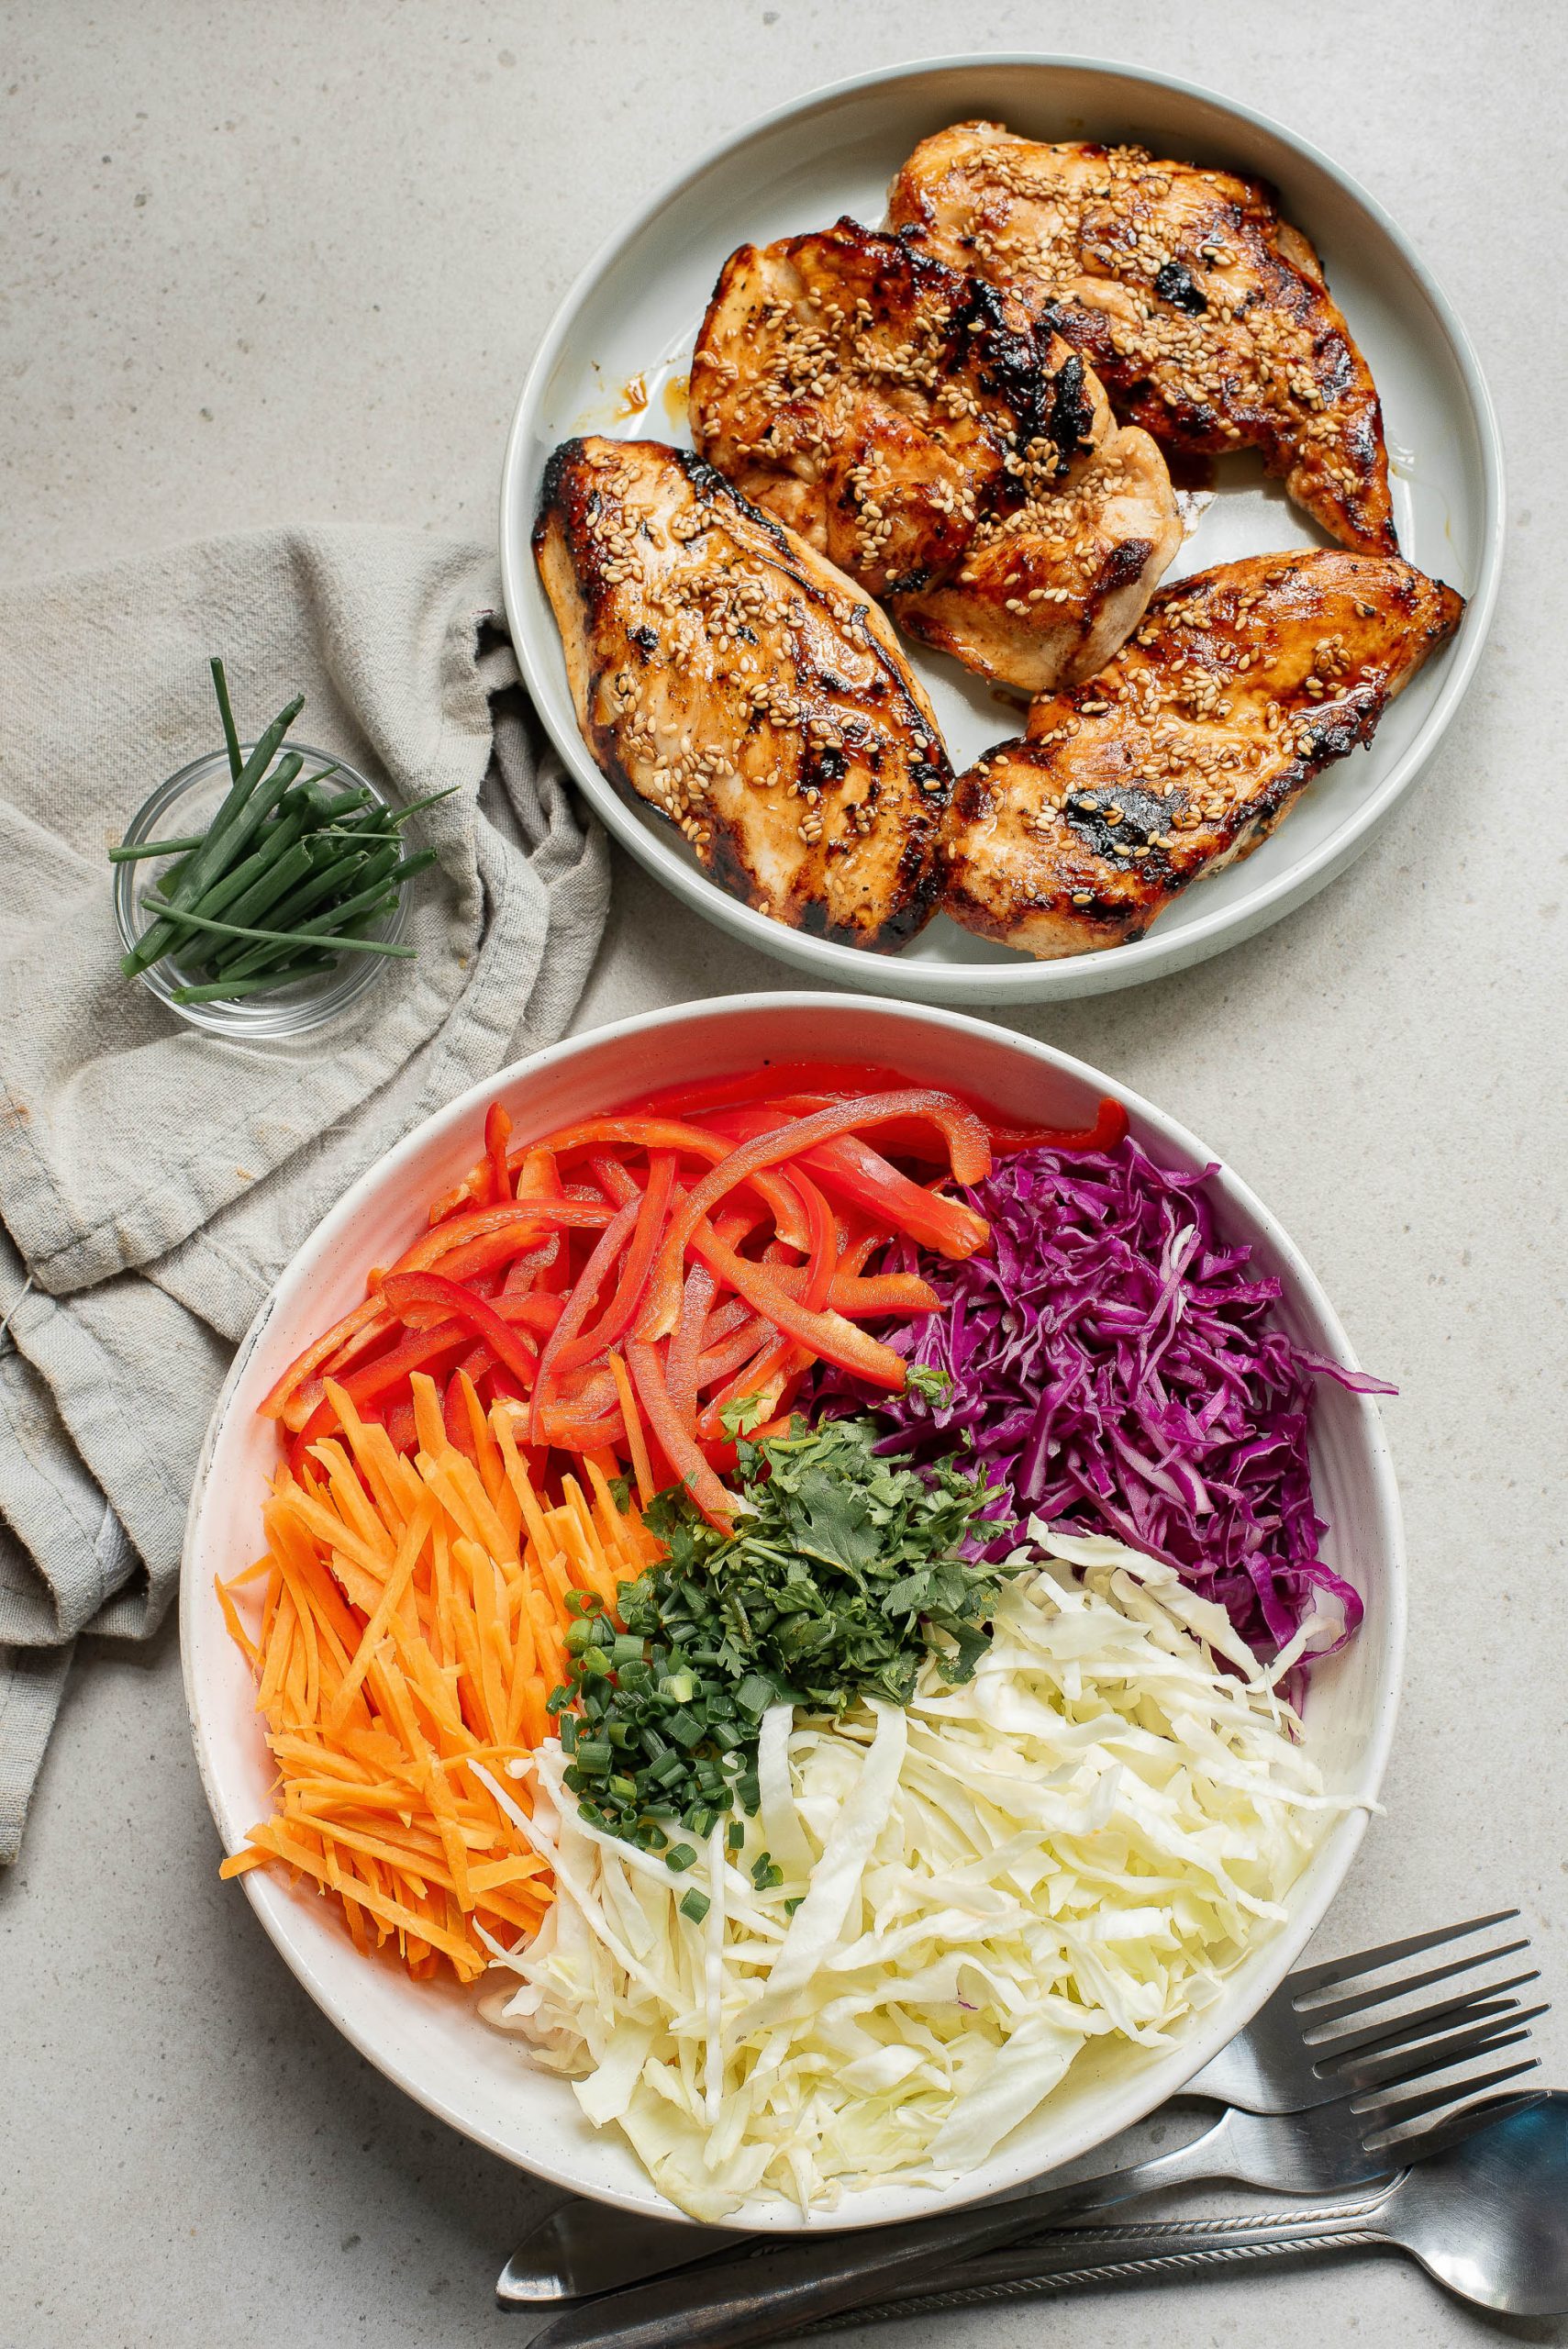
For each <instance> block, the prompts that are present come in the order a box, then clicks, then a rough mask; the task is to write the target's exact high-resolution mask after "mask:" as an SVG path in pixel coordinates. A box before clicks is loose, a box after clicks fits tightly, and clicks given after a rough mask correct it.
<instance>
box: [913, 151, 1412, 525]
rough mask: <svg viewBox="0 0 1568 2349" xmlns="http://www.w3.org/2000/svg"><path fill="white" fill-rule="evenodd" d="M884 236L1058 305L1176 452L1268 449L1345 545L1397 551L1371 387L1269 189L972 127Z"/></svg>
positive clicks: (1063, 325) (1306, 247) (1127, 410)
mask: <svg viewBox="0 0 1568 2349" xmlns="http://www.w3.org/2000/svg"><path fill="white" fill-rule="evenodd" d="M888 225H889V226H890V227H891V228H895V229H897V230H899V231H900V232H901V233H902V234H903V235H904V236H906V238H908V239H911V240H912V241H913V242H914V243H916V244H917V245H918V247H919V248H920V250H922V251H925V252H928V253H930V254H932V255H934V257H935V258H936V259H937V260H939V261H943V262H947V264H948V265H949V267H950V268H952V269H960V270H973V271H975V272H977V273H980V274H981V275H983V276H985V277H988V278H990V279H991V280H992V281H993V283H995V284H998V285H1002V286H1006V288H1007V289H1008V290H1009V291H1011V292H1014V293H1017V294H1019V295H1022V296H1023V297H1024V298H1025V299H1026V300H1028V301H1029V302H1030V303H1033V304H1043V305H1044V308H1043V316H1044V317H1045V318H1046V320H1047V322H1048V323H1049V324H1050V325H1051V326H1053V327H1054V328H1055V329H1056V331H1057V332H1058V333H1059V334H1062V335H1063V336H1065V337H1066V339H1067V340H1068V341H1070V342H1072V343H1074V344H1075V345H1076V346H1077V347H1078V348H1079V349H1080V350H1081V351H1084V354H1085V356H1086V357H1087V358H1088V359H1089V360H1091V361H1092V362H1093V364H1094V367H1095V372H1096V373H1098V374H1099V376H1100V377H1101V379H1102V381H1103V382H1104V384H1105V385H1106V390H1107V391H1108V392H1109V394H1110V395H1111V399H1112V402H1113V403H1114V405H1115V407H1116V410H1117V413H1118V416H1121V417H1126V418H1128V419H1129V421H1130V422H1132V423H1135V424H1141V425H1143V426H1144V427H1145V428H1146V429H1148V430H1149V431H1150V432H1151V433H1152V434H1153V436H1154V438H1155V439H1156V440H1158V441H1160V442H1161V443H1162V446H1164V447H1165V448H1167V449H1172V450H1180V451H1189V452H1195V453H1196V452H1201V453H1204V454H1207V455H1224V454H1225V453H1226V452H1227V451H1231V450H1236V449H1258V450H1261V451H1262V454H1263V459H1264V462H1265V463H1266V464H1267V466H1268V469H1269V471H1270V472H1271V473H1280V474H1283V475H1284V481H1285V484H1286V487H1287V488H1288V489H1289V492H1290V495H1292V497H1293V498H1295V500H1296V503H1297V505H1299V506H1301V507H1305V509H1306V510H1307V513H1308V514H1310V515H1311V516H1312V517H1313V518H1314V520H1315V521H1317V522H1318V523H1320V524H1321V526H1322V528H1323V529H1325V530H1327V531H1328V533H1329V536H1330V537H1331V538H1334V539H1337V540H1339V541H1340V544H1341V545H1344V546H1348V547H1353V548H1357V549H1359V550H1361V551H1363V552H1365V553H1369V554H1394V553H1396V551H1397V549H1398V540H1397V539H1396V536H1395V530H1394V519H1393V512H1392V508H1391V506H1390V503H1389V495H1388V462H1387V455H1386V452H1385V448H1384V440H1383V416H1382V410H1381V408H1380V406H1379V405H1378V398H1377V394H1376V391H1375V390H1374V389H1373V380H1372V376H1371V373H1370V372H1369V370H1368V368H1367V364H1366V362H1365V360H1364V359H1363V358H1362V354H1361V352H1360V351H1358V350H1357V348H1356V346H1355V344H1354V342H1353V341H1352V340H1351V334H1350V329H1349V328H1347V326H1346V324H1345V321H1344V318H1343V317H1341V315H1340V311H1339V309H1338V308H1337V307H1336V306H1335V304H1334V303H1333V302H1332V301H1331V300H1330V299H1329V292H1328V287H1327V285H1326V284H1325V282H1324V277H1323V270H1322V266H1321V264H1320V262H1318V256H1317V254H1316V252H1315V251H1314V250H1313V249H1312V247H1311V245H1310V244H1309V243H1308V242H1307V239H1306V238H1305V237H1304V236H1303V235H1302V234H1301V232H1300V230H1299V229H1297V228H1292V227H1291V226H1290V224H1289V223H1288V222H1287V221H1284V220H1282V219H1281V217H1280V215H1279V208H1278V203H1277V200H1276V198H1275V195H1274V193H1273V190H1272V189H1271V188H1270V187H1269V186H1268V185H1267V184H1266V183H1265V182H1264V181H1262V180H1249V179H1239V178H1237V177H1235V176H1234V175H1233V174H1232V173H1229V172H1220V171H1201V170H1199V169H1198V168H1197V167H1196V166H1195V164H1191V163H1178V162H1170V161H1159V160H1157V159H1155V158H1154V157H1152V156H1151V155H1149V154H1147V153H1146V152H1145V151H1144V150H1142V149H1141V148H1138V147H1113V148H1106V147H1099V146H1092V145H1089V144H1086V143H1084V142H1082V141H1076V140H1069V141H1067V142H1065V143H1063V144H1061V145H1055V146H1045V145H1041V144H1040V143H1039V142H1037V141H1036V140H1033V139H1020V138H1018V137H1016V136H1015V135H1014V133H1013V132H1011V131H1009V130H1006V129H1005V128H1003V127H1002V125H1001V124H999V123H994V122H966V123H958V124H955V125H953V126H952V128H950V129H947V130H943V131H939V132H938V133H937V135H936V136H935V137H934V138H931V139H926V140H924V141H923V143H922V144H921V145H920V146H919V147H917V149H916V150H915V152H914V154H913V155H911V157H910V158H909V161H907V162H906V164H905V166H904V168H903V170H902V171H901V172H900V173H899V174H898V176H897V178H896V179H895V181H894V184H893V188H892V191H891V195H890V198H889V205H888Z"/></svg>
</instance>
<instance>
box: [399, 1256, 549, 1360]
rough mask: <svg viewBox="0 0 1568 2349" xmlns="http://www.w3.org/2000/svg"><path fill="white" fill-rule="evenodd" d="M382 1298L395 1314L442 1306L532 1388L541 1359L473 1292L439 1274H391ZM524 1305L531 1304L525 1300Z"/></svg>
mask: <svg viewBox="0 0 1568 2349" xmlns="http://www.w3.org/2000/svg"><path fill="white" fill-rule="evenodd" d="M382 1294H383V1295H384V1297H385V1298H386V1301H387V1303H388V1304H389V1305H390V1306H391V1308H392V1309H393V1311H394V1312H395V1313H398V1312H401V1311H402V1309H403V1308H404V1307H405V1306H413V1307H415V1308H417V1307H419V1306H423V1305H443V1306H445V1308H446V1309H447V1311H448V1313H449V1314H450V1317H451V1319H453V1320H454V1321H457V1322H459V1323H461V1324H462V1326H463V1327H464V1328H465V1329H468V1330H472V1331H473V1335H474V1336H475V1337H476V1338H481V1339H483V1340H484V1343H485V1344H486V1345H487V1346H488V1347H489V1349H490V1351H491V1353H493V1354H494V1355H495V1359H496V1361H497V1362H499V1363H503V1364H505V1365H506V1368H507V1369H508V1370H509V1371H510V1372H511V1374H512V1375H513V1377H514V1378H516V1379H517V1381H518V1382H519V1383H520V1384H521V1385H522V1386H526V1387H529V1388H531V1387H532V1386H533V1382H534V1366H535V1364H536V1363H537V1361H538V1359H539V1357H538V1355H537V1354H536V1353H534V1350H533V1348H532V1347H531V1346H530V1345H529V1344H528V1341H527V1340H526V1339H525V1338H521V1337H519V1336H518V1334H517V1331H516V1330H514V1329H513V1328H512V1327H511V1325H510V1324H509V1323H508V1322H506V1321H503V1319H501V1316H500V1315H499V1313H497V1312H496V1310H495V1307H494V1306H493V1305H486V1303H485V1302H484V1298H483V1297H475V1296H474V1295H473V1292H472V1290H470V1289H466V1288H460V1287H459V1286H458V1285H457V1283H456V1281H449V1280H446V1279H444V1278H443V1277H442V1275H440V1274H439V1273H389V1274H388V1275H387V1276H386V1279H385V1280H384V1283H383V1284H382ZM522 1302H523V1303H524V1304H527V1303H528V1299H527V1298H526V1297H525V1298H524V1299H523V1300H522Z"/></svg>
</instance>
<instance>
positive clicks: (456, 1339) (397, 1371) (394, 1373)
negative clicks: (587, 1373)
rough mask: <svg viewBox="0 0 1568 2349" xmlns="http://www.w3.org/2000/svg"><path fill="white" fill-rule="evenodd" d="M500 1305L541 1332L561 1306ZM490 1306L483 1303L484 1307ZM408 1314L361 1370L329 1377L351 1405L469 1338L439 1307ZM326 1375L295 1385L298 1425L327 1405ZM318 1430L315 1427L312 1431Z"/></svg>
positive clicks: (549, 1302)
mask: <svg viewBox="0 0 1568 2349" xmlns="http://www.w3.org/2000/svg"><path fill="white" fill-rule="evenodd" d="M398 1277H409V1278H413V1277H419V1278H423V1277H425V1276H424V1275H406V1276H404V1275H399V1276H398ZM447 1286H449V1287H450V1286H454V1284H452V1283H448V1284H447ZM458 1294H459V1295H460V1296H465V1295H466V1294H467V1292H466V1291H463V1290H459V1291H458ZM472 1302H473V1303H474V1304H483V1302H484V1300H483V1298H477V1297H476V1298H473V1300H472ZM502 1305H504V1307H505V1319H506V1320H507V1321H508V1322H517V1323H522V1324H525V1325H527V1326H528V1327H531V1328H534V1329H537V1330H546V1331H548V1330H549V1329H550V1323H551V1320H552V1319H553V1317H554V1314H555V1313H556V1312H558V1311H559V1309H560V1308H559V1306H558V1304H557V1300H556V1299H555V1298H554V1297H516V1298H505V1299H503V1300H502ZM490 1309H491V1308H486V1310H487V1311H488V1310H490ZM495 1309H496V1310H497V1311H499V1310H500V1309H501V1308H500V1307H497V1308H495ZM408 1315H409V1319H408V1324H407V1334H406V1336H405V1337H403V1338H401V1339H400V1340H399V1341H398V1342H397V1343H396V1344H395V1345H394V1346H392V1347H390V1348H389V1349H388V1350H387V1352H386V1353H381V1354H377V1355H376V1357H375V1359H374V1361H373V1362H368V1363H366V1364H364V1365H363V1367H362V1368H361V1369H359V1370H354V1371H350V1372H349V1373H348V1374H347V1375H345V1376H344V1377H342V1378H334V1379H333V1384H334V1386H341V1388H342V1389H343V1392H344V1393H345V1395H347V1396H348V1397H349V1398H350V1401H351V1402H353V1403H355V1404H361V1403H370V1402H373V1401H374V1400H375V1398H376V1397H378V1396H381V1395H385V1394H387V1393H388V1392H389V1391H390V1390H391V1389H392V1388H393V1387H395V1386H401V1384H402V1383H403V1381H404V1380H405V1379H406V1377H407V1376H408V1375H409V1374H410V1373H411V1372H413V1371H416V1370H428V1369H429V1368H430V1366H431V1365H432V1364H439V1363H440V1362H441V1361H442V1359H443V1358H444V1357H445V1356H446V1355H448V1354H450V1353H455V1352H456V1351H457V1349H458V1347H460V1346H461V1345H462V1344H464V1343H465V1342H466V1343H469V1344H472V1342H473V1338H472V1332H471V1331H470V1330H467V1329H466V1328H465V1326H464V1324H463V1323H462V1321H461V1320H459V1319H453V1318H452V1317H451V1316H450V1314H447V1313H445V1312H444V1311H443V1310H442V1308H440V1307H439V1306H431V1305H426V1306H423V1307H417V1306H411V1307H409V1308H408ZM527 1351H528V1362H529V1363H530V1364H531V1363H532V1362H533V1359H534V1354H533V1349H532V1347H531V1346H530V1347H528V1350H527ZM328 1375H330V1374H329V1373H324V1374H322V1375H319V1376H317V1377H316V1378H313V1379H311V1380H309V1381H308V1382H307V1383H306V1386H302V1387H301V1388H300V1389H299V1391H298V1394H297V1396H296V1397H295V1407H296V1408H297V1409H298V1411H299V1412H300V1413H301V1414H303V1416H301V1417H300V1418H299V1419H298V1421H297V1424H298V1425H299V1426H300V1427H302V1428H303V1427H306V1426H307V1425H308V1424H309V1423H310V1421H311V1420H312V1419H314V1418H315V1417H316V1416H317V1414H318V1413H319V1412H320V1411H321V1410H322V1409H323V1408H329V1406H328V1399H327V1391H326V1388H327V1377H328ZM532 1385H533V1377H532V1373H531V1371H530V1374H529V1375H528V1379H527V1381H526V1382H525V1389H526V1388H527V1387H531V1386H532ZM290 1424H293V1423H292V1422H291V1423H290ZM330 1424H331V1426H333V1427H335V1426H336V1425H337V1419H336V1416H335V1415H334V1416H333V1418H332V1419H331V1423H330ZM319 1432H320V1430H319V1429H318V1430H317V1433H319ZM312 1441H314V1438H313V1439H312Z"/></svg>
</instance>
